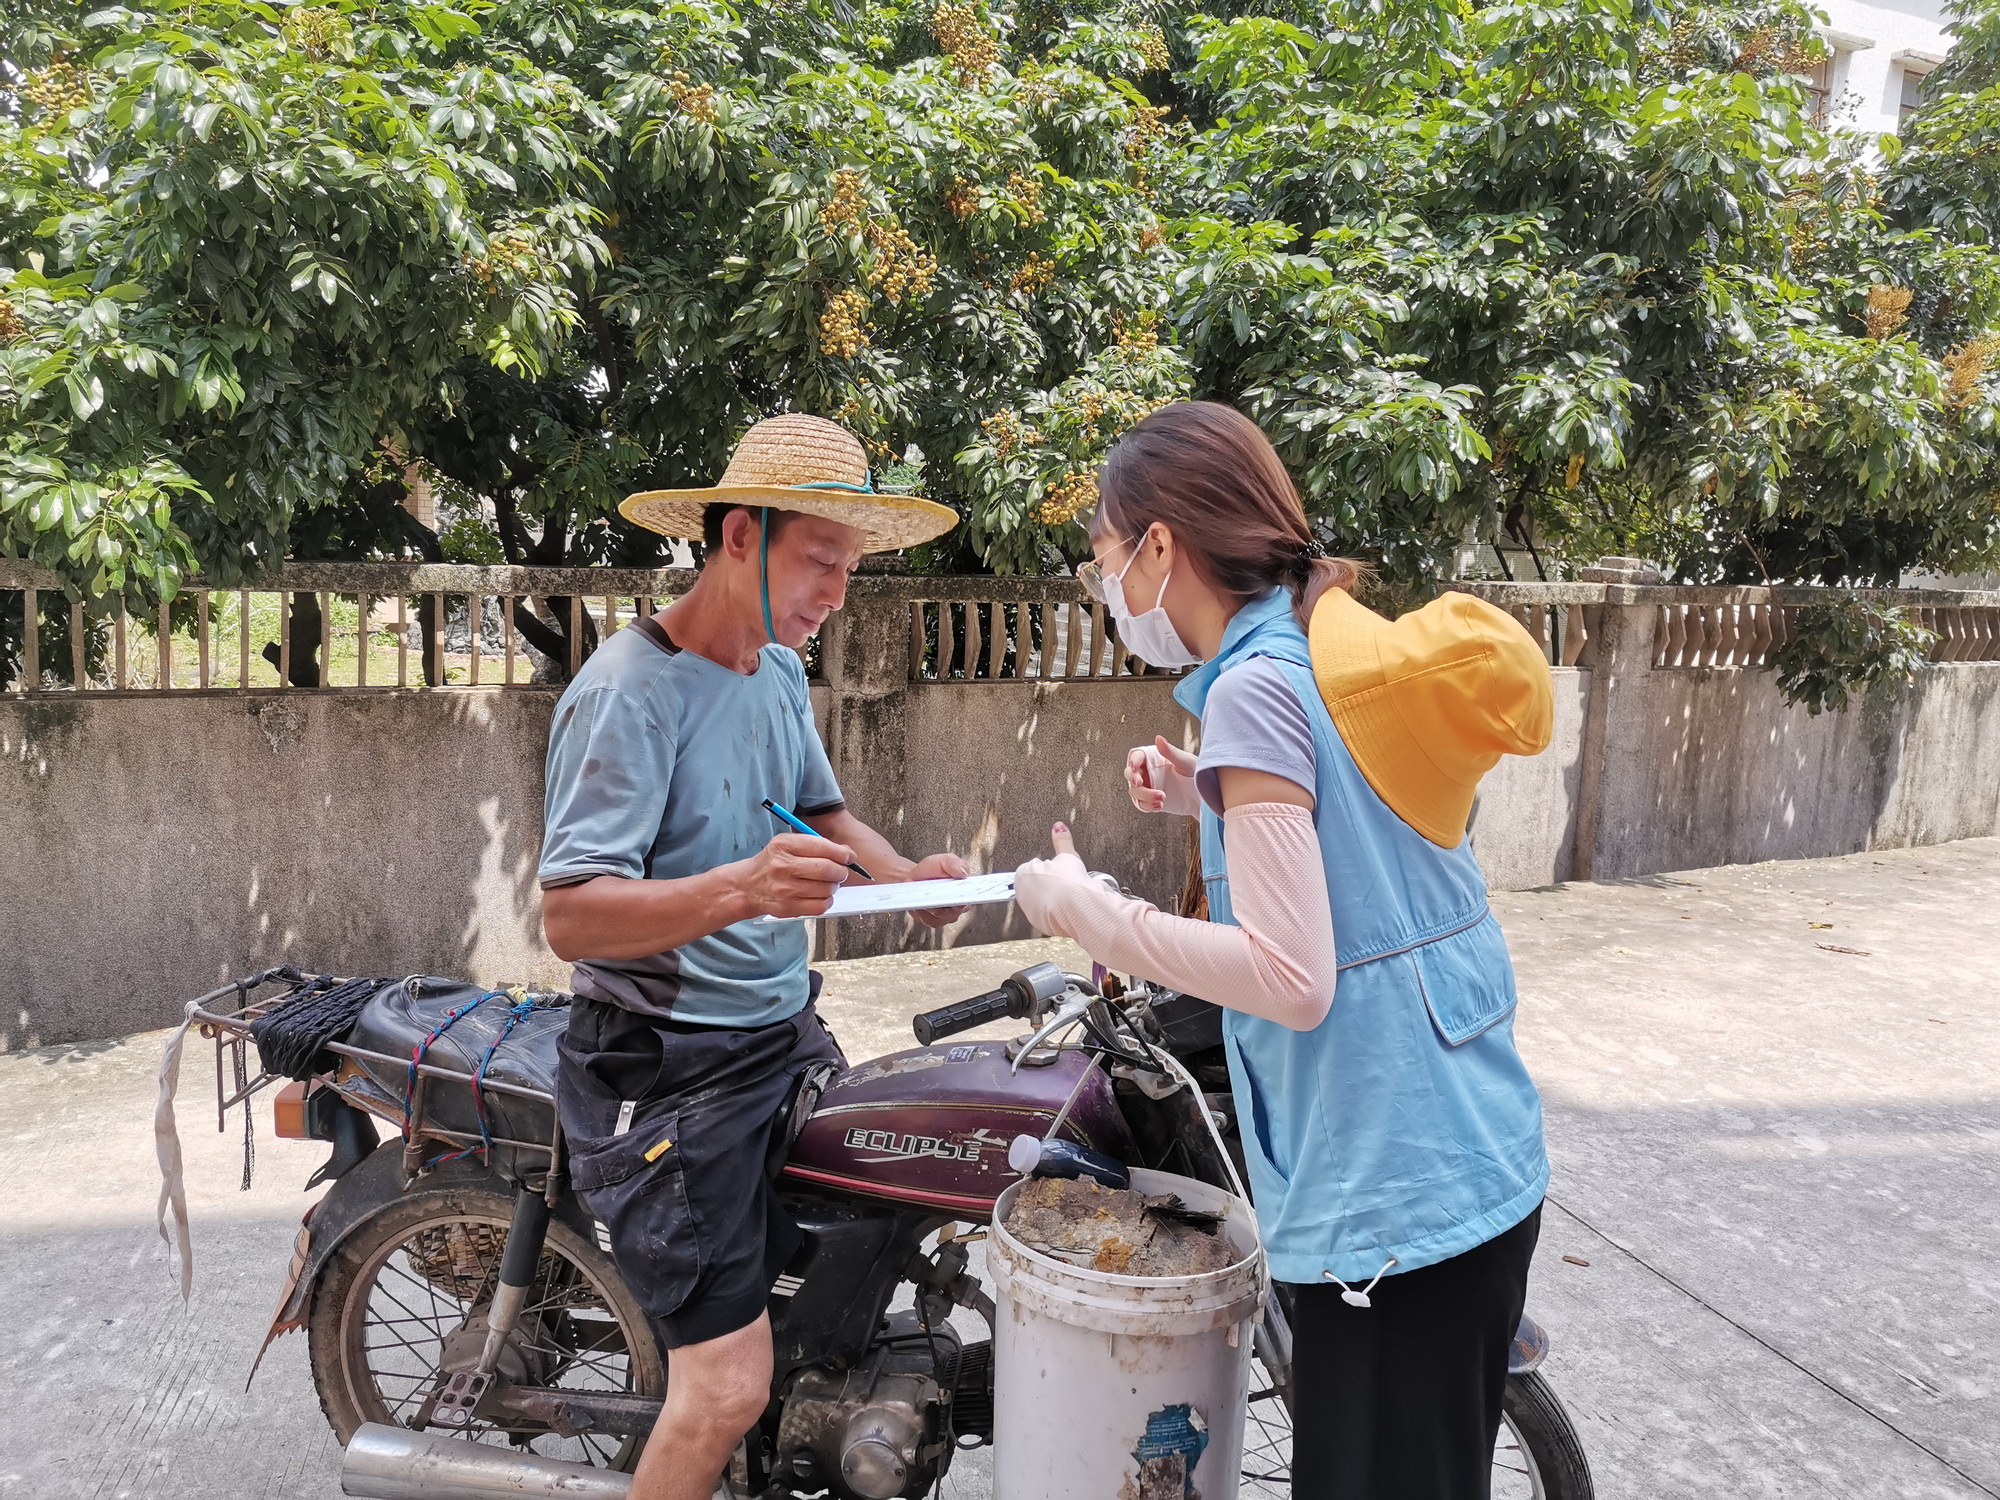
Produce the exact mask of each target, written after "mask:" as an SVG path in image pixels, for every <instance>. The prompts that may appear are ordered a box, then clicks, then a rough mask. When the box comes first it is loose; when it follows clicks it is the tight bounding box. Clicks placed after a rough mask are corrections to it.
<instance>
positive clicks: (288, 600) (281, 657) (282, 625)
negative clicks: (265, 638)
mask: <svg viewBox="0 0 2000 1500" xmlns="http://www.w3.org/2000/svg"><path fill="white" fill-rule="evenodd" d="M291 685H292V596H291V595H290V594H288V593H286V592H285V591H284V590H283V589H280V590H278V686H279V687H281V688H288V687H290V686H291Z"/></svg>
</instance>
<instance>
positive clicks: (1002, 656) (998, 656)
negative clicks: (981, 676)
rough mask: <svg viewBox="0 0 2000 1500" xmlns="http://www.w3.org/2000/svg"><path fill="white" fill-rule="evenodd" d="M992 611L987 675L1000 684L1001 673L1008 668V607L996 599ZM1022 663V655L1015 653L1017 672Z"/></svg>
mask: <svg viewBox="0 0 2000 1500" xmlns="http://www.w3.org/2000/svg"><path fill="white" fill-rule="evenodd" d="M992 610H993V631H992V633H991V634H990V635H988V636H987V638H986V675H987V676H988V677H989V678H991V679H992V680H993V681H994V682H998V681H999V680H1000V674H1001V672H1002V671H1004V670H1005V669H1006V666H1007V643H1008V641H1009V639H1010V634H1009V632H1008V629H1007V606H1006V605H1004V604H1002V603H1001V602H1000V601H999V600H997V599H996V600H994V601H993V604H992ZM1019 613H1020V612H1019V611H1018V610H1017V611H1015V614H1016V617H1017V618H1018V616H1019ZM1020 661H1021V653H1020V652H1018V651H1016V652H1015V653H1014V663H1015V670H1016V672H1018V671H1019V670H1020Z"/></svg>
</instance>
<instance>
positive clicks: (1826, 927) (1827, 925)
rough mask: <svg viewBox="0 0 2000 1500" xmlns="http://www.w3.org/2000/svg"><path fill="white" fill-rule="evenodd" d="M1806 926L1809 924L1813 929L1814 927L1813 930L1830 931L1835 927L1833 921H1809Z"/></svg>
mask: <svg viewBox="0 0 2000 1500" xmlns="http://www.w3.org/2000/svg"><path fill="white" fill-rule="evenodd" d="M1806 926H1808V927H1810V928H1812V929H1813V931H1815V932H1829V931H1831V930H1832V928H1833V923H1831V922H1808V923H1806Z"/></svg>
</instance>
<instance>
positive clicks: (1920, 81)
mask: <svg viewBox="0 0 2000 1500" xmlns="http://www.w3.org/2000/svg"><path fill="white" fill-rule="evenodd" d="M1928 77H1930V74H1929V73H1927V72H1925V73H1920V72H1918V71H1917V70H1916V69H1915V68H1913V67H1911V66H1909V65H1908V64H1907V63H1905V64H1904V65H1903V97H1902V99H1901V100H1900V101H1899V102H1898V103H1897V105H1896V123H1897V125H1899V126H1900V125H1902V124H1904V123H1905V122H1906V121H1908V119H1909V118H1910V116H1911V115H1913V114H1915V113H1916V112H1917V109H1918V107H1919V106H1920V105H1922V104H1923V102H1924V80H1925V79H1926V78H1928Z"/></svg>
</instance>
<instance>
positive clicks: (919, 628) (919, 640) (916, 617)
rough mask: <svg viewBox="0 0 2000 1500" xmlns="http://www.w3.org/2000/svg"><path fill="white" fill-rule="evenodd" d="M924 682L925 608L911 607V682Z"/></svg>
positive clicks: (917, 605) (913, 605)
mask: <svg viewBox="0 0 2000 1500" xmlns="http://www.w3.org/2000/svg"><path fill="white" fill-rule="evenodd" d="M923 680H924V607H923V605H922V604H921V603H919V604H912V605H911V606H910V681H912V682H922V681H923Z"/></svg>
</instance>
